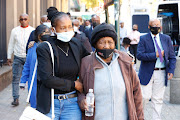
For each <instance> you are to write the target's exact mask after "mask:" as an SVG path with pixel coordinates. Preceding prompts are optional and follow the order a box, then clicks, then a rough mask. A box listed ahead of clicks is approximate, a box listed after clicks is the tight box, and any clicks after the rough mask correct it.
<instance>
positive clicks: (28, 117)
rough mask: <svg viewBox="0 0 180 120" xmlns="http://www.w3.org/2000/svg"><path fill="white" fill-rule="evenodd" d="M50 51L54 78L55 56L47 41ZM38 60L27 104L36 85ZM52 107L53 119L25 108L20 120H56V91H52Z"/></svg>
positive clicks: (32, 109)
mask: <svg viewBox="0 0 180 120" xmlns="http://www.w3.org/2000/svg"><path fill="white" fill-rule="evenodd" d="M45 42H46V43H47V44H48V46H49V49H50V52H51V59H52V64H53V76H54V54H53V49H52V46H51V44H50V43H49V42H47V41H45ZM37 63H38V62H37V59H36V63H35V66H34V71H33V76H32V79H31V85H30V88H29V92H28V97H27V99H26V102H27V103H29V99H30V96H31V91H32V87H33V83H34V77H35V74H36V70H37ZM51 106H52V119H51V118H49V117H47V116H46V115H44V114H43V113H41V112H39V111H37V110H36V109H34V108H32V107H30V106H27V107H26V108H25V110H24V111H23V113H22V115H21V117H20V118H19V120H54V118H55V115H54V89H51Z"/></svg>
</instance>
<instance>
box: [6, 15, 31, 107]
mask: <svg viewBox="0 0 180 120" xmlns="http://www.w3.org/2000/svg"><path fill="white" fill-rule="evenodd" d="M19 22H20V26H18V27H15V28H13V29H12V31H11V35H10V40H9V46H8V53H7V63H8V65H12V59H11V56H12V53H14V60H13V65H12V72H13V80H12V95H13V99H14V100H13V102H12V103H11V104H12V105H13V106H17V105H19V81H20V77H21V73H22V69H23V65H24V63H25V61H26V44H27V41H28V38H29V35H30V33H31V32H32V31H33V30H34V28H33V27H31V26H29V16H28V14H22V15H20V17H19Z"/></svg>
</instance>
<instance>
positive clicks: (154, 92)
mask: <svg viewBox="0 0 180 120" xmlns="http://www.w3.org/2000/svg"><path fill="white" fill-rule="evenodd" d="M148 28H149V29H150V31H151V32H150V33H148V34H146V35H144V36H141V37H140V42H139V44H138V49H137V58H138V59H139V60H141V66H140V70H139V79H140V83H141V85H142V94H143V104H144V105H143V106H144V107H145V105H146V103H147V102H148V101H149V99H150V98H151V101H152V107H153V117H152V120H161V108H162V103H163V96H164V91H165V86H167V81H168V80H170V79H172V77H173V74H174V69H175V63H176V58H175V53H174V49H173V46H172V44H171V38H170V37H169V36H167V35H164V34H160V33H159V32H160V29H161V23H160V21H159V20H158V19H152V20H150V22H149V26H148Z"/></svg>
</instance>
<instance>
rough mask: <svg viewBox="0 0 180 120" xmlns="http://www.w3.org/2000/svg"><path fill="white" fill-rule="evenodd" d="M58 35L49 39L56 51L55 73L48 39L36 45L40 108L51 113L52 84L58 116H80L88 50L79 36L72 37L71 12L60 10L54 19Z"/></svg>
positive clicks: (73, 119) (70, 119) (72, 118)
mask: <svg viewBox="0 0 180 120" xmlns="http://www.w3.org/2000/svg"><path fill="white" fill-rule="evenodd" d="M51 25H52V27H53V32H54V33H55V36H51V37H50V38H49V39H48V41H49V42H50V44H51V46H52V48H53V51H54V61H55V63H54V64H55V65H54V66H55V70H54V71H55V76H53V69H52V68H53V67H52V61H51V54H50V50H49V47H48V45H47V43H41V44H40V45H39V46H38V47H37V59H38V68H37V73H38V76H39V77H38V78H39V85H38V86H39V87H38V92H37V110H38V111H40V112H42V113H43V114H46V115H47V116H49V117H51V114H52V109H51V92H50V91H51V88H53V89H54V92H55V96H54V98H55V99H54V105H55V109H54V110H55V119H54V120H59V119H66V120H81V110H80V108H79V106H78V103H77V92H82V91H83V88H82V84H81V83H80V82H79V79H78V76H79V70H80V63H81V59H82V58H83V57H85V56H87V55H89V52H88V51H87V50H86V49H85V48H84V46H83V45H82V44H81V42H80V41H79V40H77V39H76V38H73V36H74V31H73V27H72V22H71V20H70V18H69V16H68V15H67V14H65V13H63V12H57V13H55V14H54V15H53V17H52V19H51Z"/></svg>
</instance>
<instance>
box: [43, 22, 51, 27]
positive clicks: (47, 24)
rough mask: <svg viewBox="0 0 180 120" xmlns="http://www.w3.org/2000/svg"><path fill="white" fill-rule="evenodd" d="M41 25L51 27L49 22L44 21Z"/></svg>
mask: <svg viewBox="0 0 180 120" xmlns="http://www.w3.org/2000/svg"><path fill="white" fill-rule="evenodd" d="M43 25H45V26H47V27H48V28H51V23H50V22H44V23H43Z"/></svg>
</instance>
